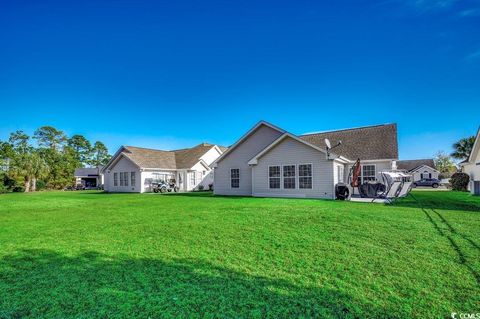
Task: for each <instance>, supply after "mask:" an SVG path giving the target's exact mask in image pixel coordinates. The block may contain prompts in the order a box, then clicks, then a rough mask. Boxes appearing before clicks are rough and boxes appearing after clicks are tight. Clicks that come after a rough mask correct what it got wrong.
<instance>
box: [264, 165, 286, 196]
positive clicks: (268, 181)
mask: <svg viewBox="0 0 480 319" xmlns="http://www.w3.org/2000/svg"><path fill="white" fill-rule="evenodd" d="M270 167H280V177H279V178H280V187H279V188H271V187H270ZM282 173H283V165H282V164H278V165H269V166H268V172H267V183H268V184H267V185H268V189H274V190H275V189H282V181H283V176H282ZM273 178H276V177H273Z"/></svg>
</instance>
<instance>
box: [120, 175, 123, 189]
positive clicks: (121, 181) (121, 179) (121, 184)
mask: <svg viewBox="0 0 480 319" xmlns="http://www.w3.org/2000/svg"><path fill="white" fill-rule="evenodd" d="M123 185H124V184H123V172H120V186H123Z"/></svg>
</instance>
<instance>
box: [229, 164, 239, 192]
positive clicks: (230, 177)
mask: <svg viewBox="0 0 480 319" xmlns="http://www.w3.org/2000/svg"><path fill="white" fill-rule="evenodd" d="M234 169H238V187H232V170H234ZM229 181H230V189H240V168H235V167H233V168H230V176H229Z"/></svg>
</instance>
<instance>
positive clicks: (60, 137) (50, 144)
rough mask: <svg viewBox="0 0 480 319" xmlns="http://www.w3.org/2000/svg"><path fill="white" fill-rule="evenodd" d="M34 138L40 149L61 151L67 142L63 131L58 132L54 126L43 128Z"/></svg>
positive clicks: (37, 131) (35, 133) (36, 132)
mask: <svg viewBox="0 0 480 319" xmlns="http://www.w3.org/2000/svg"><path fill="white" fill-rule="evenodd" d="M33 138H34V139H36V140H37V142H38V145H39V146H40V147H45V148H50V149H53V150H57V151H58V150H60V149H61V147H62V146H63V145H64V144H65V142H66V141H67V137H66V135H65V133H64V132H63V131H60V130H57V129H56V128H54V127H52V126H42V127H40V128H38V129H37V130H35V132H34V133H33Z"/></svg>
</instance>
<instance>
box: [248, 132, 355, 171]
mask: <svg viewBox="0 0 480 319" xmlns="http://www.w3.org/2000/svg"><path fill="white" fill-rule="evenodd" d="M287 137H289V138H291V139H293V140H295V141H297V142H299V143H302V144H304V145H306V146H308V147H311V148H313V149H315V150H317V151H319V152H321V153H324V154H325V155H327V151H326V150H325V149H323V148H320V147H318V146H316V145H313V144H310V143H308V142H307V141H305V140H302V139H300V138H298V137H297V136H295V135H293V134H291V133H288V132H285V133H284V134H282V135H281V136H280V137H279V138H277V139H276V140H275V141H273V142H272V143H271V144H270V145H268V146H267V147H265V148H264V149H263V150H261V151H260V152H259V153H258V154H257V155H255V156H254V157H253V158H252V159H251V160H250V161H248V164H250V165H256V164H257V162H258V159H259V158H260V157H262V156H263V155H265V154H266V153H268V152H269V151H270V150H271V149H272V148H274V147H275V146H276V145H278V144H279V143H280V142H281V141H283V140H284V139H285V138H287ZM330 157H331V158H332V159H334V158H338V159H339V160H342V161H345V162H348V159H346V158H343V157H338V156H336V155H335V154H332V153H330Z"/></svg>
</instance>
